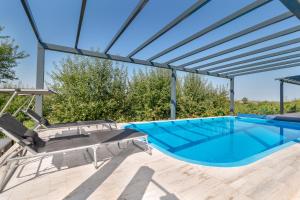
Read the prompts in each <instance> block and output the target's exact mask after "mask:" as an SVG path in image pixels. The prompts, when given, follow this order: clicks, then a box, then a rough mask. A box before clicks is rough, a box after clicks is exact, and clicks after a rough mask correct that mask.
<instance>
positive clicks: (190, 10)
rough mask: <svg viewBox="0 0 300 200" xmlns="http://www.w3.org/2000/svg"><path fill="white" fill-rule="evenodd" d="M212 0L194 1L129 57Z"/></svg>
mask: <svg viewBox="0 0 300 200" xmlns="http://www.w3.org/2000/svg"><path fill="white" fill-rule="evenodd" d="M209 1H210V0H198V1H197V2H196V3H194V4H193V5H192V6H191V7H189V8H188V9H187V10H186V11H184V12H183V13H182V14H181V15H179V16H178V17H176V18H175V19H174V20H173V21H171V22H170V23H169V24H167V25H166V26H164V27H163V28H162V29H161V30H159V31H158V32H157V33H155V34H154V35H153V36H151V37H150V38H149V39H148V40H146V41H145V42H144V43H142V44H141V45H140V46H138V47H137V48H136V49H134V50H133V51H132V52H130V53H129V54H128V57H132V56H134V55H136V54H137V53H138V52H140V51H141V50H143V49H144V48H145V47H146V46H148V45H149V44H151V43H152V42H153V41H154V40H156V39H158V38H159V37H160V36H162V35H163V34H165V33H166V32H168V31H169V30H171V29H172V28H173V27H175V26H176V25H177V24H179V23H180V22H182V21H183V20H184V19H186V18H187V17H189V16H190V15H192V14H193V13H194V12H196V11H197V10H199V9H200V8H201V7H202V6H204V5H205V4H206V3H208V2H209Z"/></svg>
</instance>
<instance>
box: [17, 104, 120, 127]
mask: <svg viewBox="0 0 300 200" xmlns="http://www.w3.org/2000/svg"><path fill="white" fill-rule="evenodd" d="M23 113H24V114H25V115H27V116H28V117H30V118H31V119H32V120H33V121H35V122H37V123H38V125H37V126H36V127H35V128H34V129H35V130H36V129H39V128H41V127H42V128H45V129H61V128H72V127H77V129H78V130H79V132H80V133H81V128H82V127H88V126H96V127H97V128H98V125H102V126H106V127H108V128H109V129H110V130H112V129H113V128H112V127H114V128H117V123H116V122H115V121H113V120H91V121H77V122H70V123H58V124H50V123H49V121H48V120H47V119H46V118H44V117H42V116H40V115H39V114H37V113H36V112H35V111H33V110H31V109H29V108H28V109H26V110H23Z"/></svg>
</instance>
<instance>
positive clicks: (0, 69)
mask: <svg viewBox="0 0 300 200" xmlns="http://www.w3.org/2000/svg"><path fill="white" fill-rule="evenodd" d="M2 30H3V27H0V33H1V31H2ZM27 56H28V55H27V54H26V53H25V52H24V51H19V46H18V45H15V43H14V40H13V39H11V38H10V37H9V36H3V35H0V83H1V82H2V83H3V82H6V80H14V79H17V77H16V74H15V71H14V68H15V67H16V66H17V64H18V63H17V60H19V59H23V58H25V57H27Z"/></svg>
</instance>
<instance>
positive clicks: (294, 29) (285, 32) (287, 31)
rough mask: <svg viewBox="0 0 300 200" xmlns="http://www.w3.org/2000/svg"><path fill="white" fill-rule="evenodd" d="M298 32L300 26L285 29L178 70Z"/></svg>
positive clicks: (197, 60)
mask: <svg viewBox="0 0 300 200" xmlns="http://www.w3.org/2000/svg"><path fill="white" fill-rule="evenodd" d="M297 31H300V25H299V26H294V27H292V28H288V29H285V30H283V31H279V32H276V33H273V34H271V35H267V36H264V37H261V38H258V39H256V40H252V41H250V42H246V43H244V44H241V45H238V46H235V47H232V48H229V49H225V50H223V51H220V52H217V53H214V54H210V55H208V56H205V57H202V58H198V59H196V60H192V61H190V62H187V63H184V64H182V65H179V66H178V67H177V69H178V68H179V69H180V68H184V67H187V66H190V65H193V64H196V63H199V62H202V61H206V60H209V59H212V58H215V57H218V56H222V55H225V54H228V53H231V52H234V51H238V50H241V49H244V48H247V47H251V46H254V45H257V44H260V43H263V42H266V41H269V40H273V39H276V38H279V37H282V36H285V35H288V34H292V33H295V32H297ZM199 68H200V67H198V66H197V67H193V68H192V69H199Z"/></svg>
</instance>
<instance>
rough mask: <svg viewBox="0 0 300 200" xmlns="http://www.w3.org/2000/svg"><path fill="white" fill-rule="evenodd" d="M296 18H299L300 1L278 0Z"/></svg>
mask: <svg viewBox="0 0 300 200" xmlns="http://www.w3.org/2000/svg"><path fill="white" fill-rule="evenodd" d="M280 1H281V2H282V3H283V4H284V5H285V6H286V7H287V8H288V9H289V10H290V11H291V12H292V13H294V14H295V15H296V16H297V17H298V19H300V2H299V0H280Z"/></svg>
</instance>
